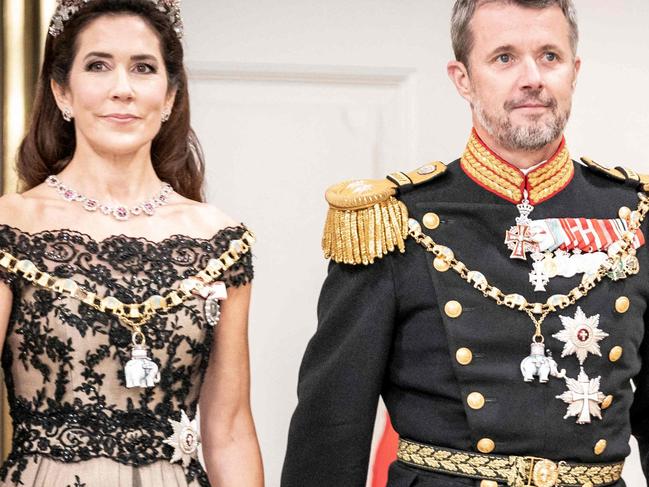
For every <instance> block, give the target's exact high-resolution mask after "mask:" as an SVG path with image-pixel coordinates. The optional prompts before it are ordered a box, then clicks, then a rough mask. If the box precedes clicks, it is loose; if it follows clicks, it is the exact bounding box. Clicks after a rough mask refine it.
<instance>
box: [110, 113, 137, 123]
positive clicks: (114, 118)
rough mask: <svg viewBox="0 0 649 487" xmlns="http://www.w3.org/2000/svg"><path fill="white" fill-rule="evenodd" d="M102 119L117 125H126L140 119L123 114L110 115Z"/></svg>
mask: <svg viewBox="0 0 649 487" xmlns="http://www.w3.org/2000/svg"><path fill="white" fill-rule="evenodd" d="M102 118H103V119H105V120H108V121H109V122H113V123H119V124H127V123H131V122H134V121H135V120H139V119H140V117H136V116H135V115H130V114H124V113H111V114H109V115H104V116H103V117H102Z"/></svg>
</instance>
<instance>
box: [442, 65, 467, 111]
mask: <svg viewBox="0 0 649 487" xmlns="http://www.w3.org/2000/svg"><path fill="white" fill-rule="evenodd" d="M446 72H447V73H448V77H449V78H451V81H452V82H453V84H454V85H455V89H456V90H457V92H458V93H459V94H460V96H461V97H462V98H464V99H465V100H466V101H468V102H469V103H471V79H470V78H469V70H468V69H467V67H466V66H465V65H464V63H461V62H460V61H449V63H448V65H447V66H446Z"/></svg>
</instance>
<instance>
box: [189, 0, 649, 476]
mask: <svg viewBox="0 0 649 487" xmlns="http://www.w3.org/2000/svg"><path fill="white" fill-rule="evenodd" d="M576 4H577V7H578V10H579V13H580V25H581V32H582V41H581V45H580V54H581V56H582V59H583V68H582V73H581V78H580V81H579V86H578V91H577V96H576V99H575V105H574V110H573V116H572V121H571V123H570V125H569V129H568V133H567V139H568V144H569V147H570V149H571V152H572V154H573V156H574V157H578V156H580V155H588V156H590V157H592V158H594V159H595V160H598V161H600V162H602V163H605V164H613V163H614V164H615V165H619V164H622V165H629V166H631V167H634V168H636V169H637V170H639V171H641V172H643V171H644V172H648V173H649V149H648V148H647V142H646V141H647V140H649V97H647V96H646V90H647V88H646V87H648V86H649V69H648V68H649V56H648V55H647V51H648V50H647V47H649V41H648V39H647V27H646V26H647V25H649V2H647V0H618V1H615V2H613V1H610V0H577V1H576ZM451 5H452V2H451V1H443V0H328V1H323V0H317V1H316V0H246V1H241V0H185V2H184V12H185V15H184V16H185V23H186V29H187V37H186V45H187V55H188V60H189V64H190V66H191V67H192V69H191V71H192V87H191V89H192V96H193V99H192V103H193V110H194V124H195V127H196V129H197V131H198V132H199V136H201V138H202V141H203V143H204V145H205V149H206V153H207V158H208V161H209V168H208V180H209V195H210V200H211V201H212V202H214V203H216V204H217V205H219V206H221V207H223V208H224V209H225V210H226V211H228V212H229V213H231V214H233V215H234V216H235V217H237V218H240V219H241V220H243V221H245V222H246V223H248V225H250V227H251V228H252V229H254V230H256V231H257V233H258V234H259V237H260V238H259V243H258V245H257V247H256V255H257V260H256V265H257V278H256V284H255V286H256V289H255V296H254V301H253V307H252V322H251V352H252V367H253V407H254V412H255V416H256V420H257V424H258V429H259V435H260V439H261V444H262V449H263V453H264V457H265V464H266V473H267V485H268V486H270V487H275V486H277V485H279V474H280V469H281V462H282V458H283V454H284V449H285V444H286V431H287V428H288V422H289V419H290V415H291V413H292V411H293V408H294V406H295V402H296V398H295V387H296V382H297V372H298V366H299V362H300V359H301V356H302V353H303V351H304V348H305V345H306V342H307V340H308V339H309V337H310V336H311V335H312V333H313V331H314V329H315V324H316V323H315V304H316V299H317V294H318V291H319V286H320V283H321V281H322V278H323V276H324V273H325V262H324V260H323V259H322V258H321V255H320V250H319V240H320V235H321V228H322V223H323V219H324V213H325V204H324V201H323V199H322V193H323V191H324V189H325V188H326V186H327V185H329V184H331V183H333V182H335V181H337V180H340V179H344V178H352V177H360V176H362V177H382V176H383V175H384V174H385V173H387V172H389V171H393V170H403V169H410V168H413V167H415V166H417V165H418V164H420V163H422V162H425V161H428V160H433V159H440V160H444V161H447V162H448V161H451V160H453V159H455V158H457V157H458V156H459V154H460V152H461V151H462V149H463V147H464V144H465V142H466V139H467V137H468V133H469V129H470V118H469V112H468V108H467V107H466V105H465V103H464V102H463V100H461V99H460V98H459V97H458V96H457V94H456V93H455V91H454V89H453V87H452V86H451V83H450V82H449V81H448V79H447V78H446V72H445V66H446V62H447V61H448V60H449V59H450V57H451V49H450V41H449V34H448V31H449V25H448V24H449V17H450V10H451ZM333 141H335V143H333ZM625 478H626V479H627V482H628V483H629V485H630V486H637V485H641V484H642V483H643V480H641V479H642V477H641V474H640V473H639V467H638V464H637V453H634V455H633V456H632V457H631V459H630V462H629V464H628V466H627V468H626V469H625Z"/></svg>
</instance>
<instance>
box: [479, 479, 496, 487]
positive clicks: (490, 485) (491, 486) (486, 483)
mask: <svg viewBox="0 0 649 487" xmlns="http://www.w3.org/2000/svg"><path fill="white" fill-rule="evenodd" d="M480 487H498V482H494V481H493V480H483V481H482V482H480Z"/></svg>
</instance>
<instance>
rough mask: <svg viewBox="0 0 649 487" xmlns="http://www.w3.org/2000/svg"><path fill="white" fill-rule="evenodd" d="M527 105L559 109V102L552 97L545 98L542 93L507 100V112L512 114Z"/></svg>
mask: <svg viewBox="0 0 649 487" xmlns="http://www.w3.org/2000/svg"><path fill="white" fill-rule="evenodd" d="M525 105H542V106H544V107H548V108H552V109H555V108H556V107H557V100H556V99H555V98H553V97H551V96H546V97H543V96H541V94H540V93H529V94H527V95H526V96H525V97H523V98H519V99H516V100H507V101H506V102H505V105H504V107H505V110H506V111H508V112H511V111H512V110H515V109H516V108H520V107H522V106H525Z"/></svg>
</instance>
